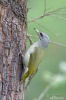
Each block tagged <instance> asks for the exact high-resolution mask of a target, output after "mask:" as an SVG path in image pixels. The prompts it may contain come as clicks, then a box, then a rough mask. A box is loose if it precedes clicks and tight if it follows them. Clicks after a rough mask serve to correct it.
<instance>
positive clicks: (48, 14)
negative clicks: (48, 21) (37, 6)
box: [28, 1, 66, 23]
mask: <svg viewBox="0 0 66 100" xmlns="http://www.w3.org/2000/svg"><path fill="white" fill-rule="evenodd" d="M61 9H66V7H61V8H58V9H55V10H53V11H50V12H48V13H46V1H45V8H44V13H43V14H42V15H41V16H39V17H37V18H34V19H32V20H30V21H28V23H29V22H34V21H35V20H38V19H41V18H44V17H45V16H52V15H51V14H52V13H53V14H54V12H59V11H60V10H61ZM57 17H58V16H57ZM61 19H64V18H61Z"/></svg>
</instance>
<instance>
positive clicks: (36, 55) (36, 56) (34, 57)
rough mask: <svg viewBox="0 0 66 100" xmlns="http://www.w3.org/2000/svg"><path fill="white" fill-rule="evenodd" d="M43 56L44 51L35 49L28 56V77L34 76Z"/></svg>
mask: <svg viewBox="0 0 66 100" xmlns="http://www.w3.org/2000/svg"><path fill="white" fill-rule="evenodd" d="M43 56H44V49H43V48H39V49H38V47H35V48H34V52H33V53H31V54H30V60H29V63H28V71H29V76H31V75H32V74H34V72H35V71H36V70H37V68H38V66H39V64H40V62H41V60H42V59H43Z"/></svg>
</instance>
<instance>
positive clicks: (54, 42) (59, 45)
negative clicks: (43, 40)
mask: <svg viewBox="0 0 66 100" xmlns="http://www.w3.org/2000/svg"><path fill="white" fill-rule="evenodd" d="M50 43H52V44H55V45H58V46H63V47H66V45H64V44H60V43H57V42H53V41H50Z"/></svg>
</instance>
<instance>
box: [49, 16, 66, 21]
mask: <svg viewBox="0 0 66 100" xmlns="http://www.w3.org/2000/svg"><path fill="white" fill-rule="evenodd" d="M49 16H51V17H57V18H59V19H62V20H64V21H66V19H65V18H63V17H60V16H55V15H49Z"/></svg>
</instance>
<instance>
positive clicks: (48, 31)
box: [33, 21, 57, 36]
mask: <svg viewBox="0 0 66 100" xmlns="http://www.w3.org/2000/svg"><path fill="white" fill-rule="evenodd" d="M33 22H35V23H36V24H38V25H39V26H41V27H43V28H44V29H46V30H47V31H48V32H50V33H51V34H53V35H55V36H57V34H54V33H53V32H51V31H50V30H49V29H47V28H46V27H45V26H43V25H41V24H39V23H38V22H36V21H33Z"/></svg>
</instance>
